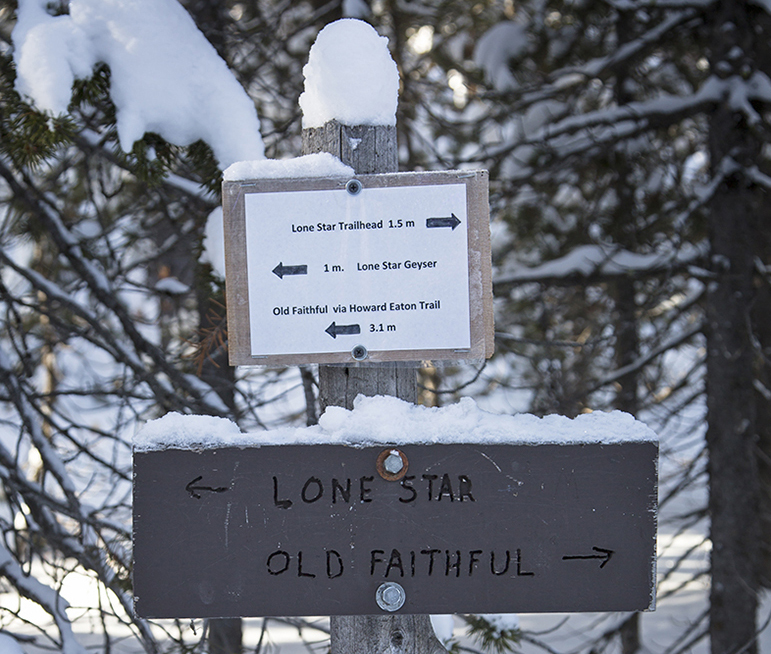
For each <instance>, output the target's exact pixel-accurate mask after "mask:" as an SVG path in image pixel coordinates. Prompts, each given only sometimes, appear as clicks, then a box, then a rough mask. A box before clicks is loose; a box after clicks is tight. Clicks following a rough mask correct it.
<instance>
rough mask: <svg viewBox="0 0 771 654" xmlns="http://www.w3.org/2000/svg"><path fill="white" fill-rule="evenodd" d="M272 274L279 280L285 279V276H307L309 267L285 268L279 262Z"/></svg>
mask: <svg viewBox="0 0 771 654" xmlns="http://www.w3.org/2000/svg"><path fill="white" fill-rule="evenodd" d="M272 272H273V274H274V275H276V277H278V278H279V279H284V275H307V274H308V266H306V265H303V266H285V265H284V264H283V263H281V262H279V264H278V265H277V266H276V267H275V268H274V269H273V270H272Z"/></svg>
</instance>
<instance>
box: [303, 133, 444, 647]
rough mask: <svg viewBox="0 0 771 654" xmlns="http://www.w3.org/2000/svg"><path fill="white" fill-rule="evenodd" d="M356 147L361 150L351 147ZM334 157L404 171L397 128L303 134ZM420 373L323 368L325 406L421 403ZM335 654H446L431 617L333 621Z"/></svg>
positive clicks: (309, 149) (365, 169) (361, 168)
mask: <svg viewBox="0 0 771 654" xmlns="http://www.w3.org/2000/svg"><path fill="white" fill-rule="evenodd" d="M351 144H356V147H351ZM316 152H329V153H331V154H333V155H335V156H336V157H337V158H339V159H340V160H341V161H342V162H343V163H345V164H348V165H349V166H351V167H352V168H353V169H354V171H355V172H356V173H357V174H360V175H366V174H370V173H391V172H396V170H397V169H398V159H397V149H396V127H395V126H391V125H355V126H351V125H342V124H340V123H338V122H337V121H330V122H328V123H327V124H326V125H324V126H323V127H311V128H307V129H304V130H303V154H313V153H316ZM417 389H418V384H417V371H416V369H415V368H413V367H407V366H402V365H397V364H389V363H380V364H377V363H376V364H361V365H360V366H357V367H350V366H345V365H342V366H328V365H320V366H319V403H320V405H321V406H320V409H321V411H324V409H326V408H327V407H328V406H342V407H345V408H346V409H352V408H353V400H354V399H355V398H356V396H357V395H359V394H362V395H392V396H395V397H398V398H400V399H402V400H405V401H407V402H412V403H415V402H416V401H417V393H418V390H417ZM330 629H331V639H332V649H331V651H332V654H361V653H362V652H366V653H368V654H376V653H379V652H393V651H398V652H404V653H405V654H430V653H431V652H446V651H447V650H445V648H444V647H442V645H441V643H440V642H439V641H438V640H437V638H436V636H435V635H434V630H433V627H432V626H431V620H430V618H429V616H427V615H368V616H342V615H338V616H332V617H331V618H330Z"/></svg>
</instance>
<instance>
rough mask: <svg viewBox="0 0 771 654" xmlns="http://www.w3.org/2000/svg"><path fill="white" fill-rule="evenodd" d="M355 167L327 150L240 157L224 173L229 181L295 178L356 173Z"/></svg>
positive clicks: (225, 178) (348, 175) (339, 175)
mask: <svg viewBox="0 0 771 654" xmlns="http://www.w3.org/2000/svg"><path fill="white" fill-rule="evenodd" d="M353 175H354V170H353V168H351V167H350V166H347V165H346V164H344V163H343V162H342V161H340V159H338V158H337V157H336V156H335V155H333V154H329V153H328V152H317V153H316V154H306V155H304V156H302V157H296V158H294V159H259V160H257V161H238V162H236V163H234V164H232V165H231V166H229V167H228V168H227V169H226V170H225V172H224V173H223V178H224V180H225V181H226V182H236V181H240V180H246V179H287V178H291V179H294V178H296V177H353Z"/></svg>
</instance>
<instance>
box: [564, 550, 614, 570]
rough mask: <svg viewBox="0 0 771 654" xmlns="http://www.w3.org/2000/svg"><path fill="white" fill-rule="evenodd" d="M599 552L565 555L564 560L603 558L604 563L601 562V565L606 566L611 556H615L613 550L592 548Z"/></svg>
mask: <svg viewBox="0 0 771 654" xmlns="http://www.w3.org/2000/svg"><path fill="white" fill-rule="evenodd" d="M592 549H593V550H594V551H595V552H597V554H585V555H583V556H563V557H562V560H563V561H570V560H575V559H584V560H586V559H601V560H602V563H600V567H601V568H604V567H605V566H606V565H607V563H608V561H610V557H611V556H613V554H614V551H613V550H606V549H603V548H602V547H593V548H592Z"/></svg>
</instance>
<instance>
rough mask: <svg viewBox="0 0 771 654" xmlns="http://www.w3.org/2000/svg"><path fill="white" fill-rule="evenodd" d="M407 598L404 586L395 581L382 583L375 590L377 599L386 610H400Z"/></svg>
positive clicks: (378, 603) (379, 604)
mask: <svg viewBox="0 0 771 654" xmlns="http://www.w3.org/2000/svg"><path fill="white" fill-rule="evenodd" d="M406 599H407V594H406V593H405V592H404V588H402V587H401V586H400V585H399V584H397V583H395V582H393V581H387V582H385V583H384V584H380V586H378V588H377V591H376V592H375V601H376V602H377V605H378V606H379V607H380V608H381V609H383V610H384V611H398V610H399V609H400V608H402V607H403V606H404V602H405V600H406Z"/></svg>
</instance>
